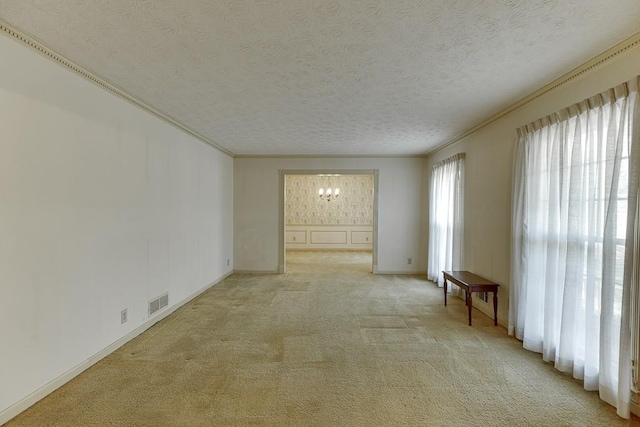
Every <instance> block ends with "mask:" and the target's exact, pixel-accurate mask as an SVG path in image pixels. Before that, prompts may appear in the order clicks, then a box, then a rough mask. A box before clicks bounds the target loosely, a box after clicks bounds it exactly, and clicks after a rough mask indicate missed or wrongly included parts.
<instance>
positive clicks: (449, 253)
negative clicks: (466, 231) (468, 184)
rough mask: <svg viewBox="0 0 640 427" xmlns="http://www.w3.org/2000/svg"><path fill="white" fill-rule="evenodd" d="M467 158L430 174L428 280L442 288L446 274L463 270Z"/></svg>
mask: <svg viewBox="0 0 640 427" xmlns="http://www.w3.org/2000/svg"><path fill="white" fill-rule="evenodd" d="M464 157H465V156H464V153H458V154H456V155H455V156H452V157H450V158H448V159H446V160H443V161H441V162H439V163H437V164H435V165H434V166H433V168H432V170H431V187H430V192H429V262H428V270H427V277H428V279H429V280H431V281H434V282H437V283H438V285H440V286H442V285H443V283H444V278H443V276H442V271H443V270H460V269H462V236H463V212H464Z"/></svg>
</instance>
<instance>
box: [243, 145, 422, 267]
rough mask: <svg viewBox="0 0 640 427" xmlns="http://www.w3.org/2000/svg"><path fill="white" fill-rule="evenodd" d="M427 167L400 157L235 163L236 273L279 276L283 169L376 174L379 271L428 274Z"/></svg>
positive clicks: (278, 159) (273, 160) (417, 160)
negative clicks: (267, 272)
mask: <svg viewBox="0 0 640 427" xmlns="http://www.w3.org/2000/svg"><path fill="white" fill-rule="evenodd" d="M423 164H424V159H421V158H402V157H396V158H379V157H372V158H235V159H234V165H233V170H234V235H235V238H234V252H235V254H234V260H235V269H236V270H240V271H273V272H275V271H278V237H279V236H278V212H279V206H278V204H279V203H280V197H279V194H278V191H279V190H278V188H279V170H305V169H307V170H308V169H312V170H337V169H347V170H348V169H351V170H352V169H378V170H379V211H378V271H379V272H404V273H418V272H419V273H425V272H426V265H427V264H426V204H425V200H426V199H425V197H426V189H427V187H426V185H425V184H426V183H425V180H424V179H423V173H424V168H423ZM408 257H412V258H413V260H414V262H413V264H412V265H407V258H408ZM425 274H426V273H425Z"/></svg>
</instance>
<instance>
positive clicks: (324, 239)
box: [285, 225, 373, 250]
mask: <svg viewBox="0 0 640 427" xmlns="http://www.w3.org/2000/svg"><path fill="white" fill-rule="evenodd" d="M285 242H286V245H287V249H354V250H371V249H373V228H372V227H371V226H370V225H287V226H286V230H285Z"/></svg>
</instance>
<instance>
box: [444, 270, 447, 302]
mask: <svg viewBox="0 0 640 427" xmlns="http://www.w3.org/2000/svg"><path fill="white" fill-rule="evenodd" d="M444 306H445V307H446V306H447V278H446V277H445V278H444Z"/></svg>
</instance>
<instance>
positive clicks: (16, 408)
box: [0, 271, 233, 425]
mask: <svg viewBox="0 0 640 427" xmlns="http://www.w3.org/2000/svg"><path fill="white" fill-rule="evenodd" d="M232 273H233V272H232V271H229V272H227V273H225V274H223V275H222V276H220V277H219V278H217V279H216V280H214V281H213V282H211V283H210V284H208V285H207V286H205V287H204V288H202V289H200V290H198V291H196V292H195V293H193V294H191V295H189V296H188V297H186V298H184V299H183V300H182V301H179V302H178V303H176V304H174V305H172V306H171V307H168V308H167V309H166V310H164V311H162V312H160V313H158V314H157V315H155V316H153V317H152V318H150V319H149V320H147V321H146V322H145V323H143V324H142V325H140V326H138V327H137V328H135V329H134V330H132V331H131V332H129V333H128V334H126V335H124V336H123V337H122V338H120V339H119V340H117V341H116V342H114V343H112V344H110V345H108V346H107V347H105V348H103V349H102V350H100V351H99V352H97V353H96V354H94V355H93V356H91V357H89V358H88V359H87V360H85V361H84V362H82V363H80V364H78V365H77V366H75V367H73V368H71V369H70V370H68V371H67V372H65V373H64V374H62V375H60V376H59V377H57V378H56V379H54V380H52V381H50V382H49V383H47V384H45V385H44V386H42V387H40V388H39V389H37V390H36V391H34V392H33V393H31V394H30V395H28V396H26V397H25V398H23V399H21V400H19V401H18V402H16V403H14V404H13V405H11V406H9V407H8V408H7V409H5V410H4V411H2V412H0V425H2V424H4V423H6V422H8V421H9V420H10V419H12V418H14V417H15V416H17V415H18V414H20V413H21V412H22V411H24V410H26V409H28V408H29V407H30V406H32V405H33V404H35V403H36V402H38V401H39V400H41V399H43V398H45V397H46V396H47V395H49V394H51V393H52V392H54V391H55V390H57V389H58V388H60V387H62V386H63V385H64V384H66V383H67V382H69V381H70V380H72V379H73V378H75V377H77V376H78V375H80V374H81V373H82V372H84V371H86V370H87V369H89V368H90V367H91V366H93V365H95V364H96V363H98V362H99V361H100V360H102V359H104V358H105V357H106V356H108V355H109V354H111V353H113V352H114V351H116V350H117V349H119V348H120V347H122V346H123V345H125V344H126V343H127V342H129V341H131V340H132V339H134V338H135V337H137V336H138V335H140V334H141V333H143V332H144V331H146V330H147V329H149V328H150V327H152V326H153V325H155V324H156V323H158V322H159V321H161V320H162V319H164V318H166V317H167V316H169V315H170V314H172V313H173V312H175V311H176V310H177V309H179V308H180V307H182V306H183V305H185V304H186V303H188V302H189V301H191V300H193V299H194V298H196V297H198V296H199V295H201V294H202V293H204V292H205V291H207V290H208V289H210V288H211V287H213V286H214V285H216V284H218V283H220V282H221V281H223V280H224V279H226V278H227V277H229V276H230V275H231V274H232Z"/></svg>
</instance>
